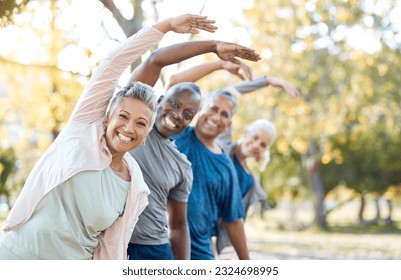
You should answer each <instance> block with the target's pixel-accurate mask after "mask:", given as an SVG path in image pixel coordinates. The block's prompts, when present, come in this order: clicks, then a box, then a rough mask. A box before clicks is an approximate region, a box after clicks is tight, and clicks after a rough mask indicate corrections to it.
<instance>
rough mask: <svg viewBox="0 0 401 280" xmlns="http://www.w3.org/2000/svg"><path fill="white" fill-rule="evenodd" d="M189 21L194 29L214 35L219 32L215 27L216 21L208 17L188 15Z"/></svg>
mask: <svg viewBox="0 0 401 280" xmlns="http://www.w3.org/2000/svg"><path fill="white" fill-rule="evenodd" d="M187 21H188V23H189V24H190V26H191V28H192V29H194V28H196V29H200V30H204V31H208V32H212V33H213V32H215V31H216V30H217V26H215V25H214V23H215V22H216V21H215V20H210V19H207V16H198V15H188V19H187ZM198 33H199V32H198Z"/></svg>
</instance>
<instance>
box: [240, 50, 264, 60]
mask: <svg viewBox="0 0 401 280" xmlns="http://www.w3.org/2000/svg"><path fill="white" fill-rule="evenodd" d="M235 56H237V57H239V58H243V59H246V60H250V61H258V60H260V55H259V54H258V53H256V51H255V50H253V49H250V48H246V47H241V48H237V50H236V53H235Z"/></svg>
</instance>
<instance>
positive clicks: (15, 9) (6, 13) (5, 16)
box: [0, 0, 29, 27]
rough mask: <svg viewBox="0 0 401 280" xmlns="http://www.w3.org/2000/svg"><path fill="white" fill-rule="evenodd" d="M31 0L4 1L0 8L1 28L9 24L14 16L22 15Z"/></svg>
mask: <svg viewBox="0 0 401 280" xmlns="http://www.w3.org/2000/svg"><path fill="white" fill-rule="evenodd" d="M28 2H29V0H22V1H21V0H2V1H1V3H0V4H1V8H0V27H1V26H5V25H7V24H9V23H10V22H11V21H12V20H13V16H14V15H15V14H17V13H20V12H21V11H22V10H23V9H24V7H25V6H26V4H27V3H28Z"/></svg>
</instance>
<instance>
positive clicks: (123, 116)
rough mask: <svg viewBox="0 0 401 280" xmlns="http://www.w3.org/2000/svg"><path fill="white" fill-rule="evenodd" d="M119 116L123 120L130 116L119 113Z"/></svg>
mask: <svg viewBox="0 0 401 280" xmlns="http://www.w3.org/2000/svg"><path fill="white" fill-rule="evenodd" d="M118 116H119V117H120V118H121V119H123V120H128V117H127V116H126V115H125V114H119V115H118Z"/></svg>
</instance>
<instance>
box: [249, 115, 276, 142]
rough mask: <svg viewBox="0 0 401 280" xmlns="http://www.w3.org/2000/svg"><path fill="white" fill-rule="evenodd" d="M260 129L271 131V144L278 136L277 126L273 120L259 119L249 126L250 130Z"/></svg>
mask: <svg viewBox="0 0 401 280" xmlns="http://www.w3.org/2000/svg"><path fill="white" fill-rule="evenodd" d="M260 130H262V131H266V132H267V133H269V135H270V136H271V138H272V141H271V143H270V145H271V144H273V142H274V141H275V140H276V138H277V129H276V126H275V125H274V124H273V123H272V122H271V121H268V120H265V119H258V120H256V121H254V122H253V123H252V124H251V125H250V126H248V131H249V132H254V131H260ZM270 145H269V146H270Z"/></svg>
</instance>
